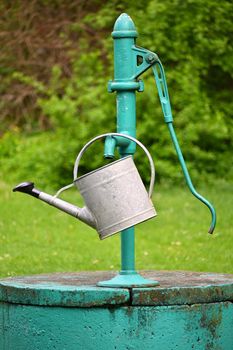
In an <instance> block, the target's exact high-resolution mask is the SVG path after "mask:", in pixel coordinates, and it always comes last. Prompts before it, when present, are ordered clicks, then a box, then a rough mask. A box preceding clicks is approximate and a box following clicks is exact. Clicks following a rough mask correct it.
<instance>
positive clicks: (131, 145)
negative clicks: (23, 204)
mask: <svg viewBox="0 0 233 350" xmlns="http://www.w3.org/2000/svg"><path fill="white" fill-rule="evenodd" d="M112 37H113V39H114V80H113V81H110V82H109V84H108V91H109V92H116V100H117V104H116V105H117V108H116V109H117V132H116V133H109V134H104V135H100V136H97V137H96V138H94V139H93V140H91V141H89V143H87V144H86V145H85V146H84V147H83V149H82V150H81V152H80V155H81V154H82V152H83V151H84V150H85V149H86V148H87V147H88V146H89V145H90V144H91V143H93V142H94V141H95V140H97V139H99V138H101V137H103V136H104V137H105V148H104V156H105V158H114V153H115V148H116V147H117V148H118V150H119V153H120V156H121V158H125V157H127V156H133V155H134V153H135V151H136V143H137V144H140V142H139V141H138V140H136V139H135V137H136V91H143V89H144V86H143V82H142V80H139V79H138V78H139V76H140V75H142V74H143V73H144V72H145V71H146V70H147V69H149V68H152V70H153V72H154V77H155V82H156V85H157V88H158V93H159V98H160V102H161V106H162V111H163V114H164V119H165V122H166V124H167V126H168V129H169V132H170V135H171V138H172V142H173V145H174V147H175V150H176V153H177V156H178V159H179V162H180V164H181V168H182V171H183V173H184V177H185V180H186V183H187V185H188V187H189V189H190V191H191V193H192V194H193V195H194V196H195V197H196V198H197V199H199V200H200V201H202V202H203V203H204V204H205V205H206V206H207V207H208V208H209V210H210V212H211V215H212V222H211V226H210V229H209V233H212V232H213V231H214V228H215V224H216V215H215V210H214V208H213V206H212V205H211V204H210V203H209V202H208V201H207V200H206V199H205V198H204V197H202V196H201V195H200V194H199V193H197V191H196V190H195V188H194V186H193V184H192V181H191V178H190V176H189V173H188V170H187V167H186V165H185V161H184V158H183V155H182V152H181V150H180V147H179V143H178V140H177V137H176V134H175V131H174V128H173V118H172V112H171V106H170V100H169V94H168V88H167V84H166V78H165V73H164V69H163V66H162V63H161V61H160V60H159V58H158V56H157V55H156V54H155V53H153V52H151V51H149V50H147V49H144V48H141V47H138V46H136V45H135V39H136V37H137V32H136V29H135V26H134V23H133V21H132V19H131V18H130V17H129V16H128V15H127V14H125V13H123V14H121V15H120V16H119V17H118V19H117V20H116V23H115V26H114V30H113V32H112ZM123 134H124V135H125V136H124V137H122V136H121V135H123ZM141 146H142V147H143V145H141ZM146 152H147V151H146ZM78 158H79V156H78ZM78 158H77V159H78ZM124 161H126V162H128V160H124ZM151 163H153V161H152V162H151ZM122 164H123V163H122ZM124 164H126V163H124ZM117 166H120V163H117ZM152 168H153V167H152ZM74 170H75V171H74V174H77V164H76V165H75V169H74ZM123 173H126V172H125V170H124V169H123ZM114 174H115V173H114ZM87 175H88V174H87ZM92 176H93V174H92ZM94 176H95V174H94ZM125 176H126V175H125ZM152 178H153V177H152ZM86 179H87V177H86V178H85V177H80V178H79V179H76V180H75V176H74V180H75V181H74V182H77V185H78V186H77V187H78V188H79V186H80V187H81V189H80V190H82V186H84V187H85V186H86V183H85V181H86ZM92 183H94V182H92ZM151 183H153V181H152V182H151ZM105 184H106V181H105ZM119 184H120V182H119V183H118V186H119ZM72 185H73V184H71V185H68V186H66V187H64V188H63V189H61V190H60V191H59V192H58V193H60V192H61V191H62V190H64V189H67V188H69V187H70V186H72ZM114 185H115V183H114ZM115 187H116V186H115ZM150 187H151V186H150ZM138 188H139V187H138ZM138 188H137V190H138ZM14 191H20V192H25V193H28V194H30V195H32V196H34V197H36V198H39V199H42V200H43V201H45V202H47V203H49V204H51V205H54V206H56V207H57V208H59V209H61V210H63V211H65V212H67V213H69V214H70V215H73V216H75V217H77V218H79V219H80V220H82V221H84V222H86V223H87V224H89V225H90V226H92V227H96V226H97V227H98V225H96V222H95V219H96V216H95V215H94V216H92V215H91V213H92V212H91V211H89V209H88V207H84V208H82V209H80V208H77V207H75V206H73V205H71V204H69V203H67V202H64V201H62V200H60V199H58V198H56V196H57V195H58V193H57V195H56V196H51V195H48V194H46V193H44V192H40V191H38V190H37V189H35V188H34V186H33V183H23V184H20V185H18V186H16V187H15V188H14ZM85 191H86V187H85V188H84V189H83V192H85ZM95 192H96V188H95ZM122 192H124V189H123V191H122ZM149 192H150V193H151V192H152V191H151V189H150V191H149ZM88 196H89V195H88ZM88 196H87V197H88ZM117 196H118V197H119V194H118V193H117V192H115V193H114V195H112V198H113V197H114V198H115V197H117ZM102 198H103V197H102ZM104 199H105V201H107V200H106V193H105V194H104ZM147 199H148V198H147ZM87 200H89V202H90V198H89V197H88V198H87ZM119 202H120V207H119V206H118V208H120V209H119V212H120V211H123V212H124V211H125V210H124V207H123V205H125V202H127V200H125V201H124V203H123V198H120V201H119ZM135 202H136V200H135V201H134V202H133V203H134V204H132V205H131V207H133V206H135V208H136V203H135ZM139 202H140V201H139ZM100 203H101V204H100V205H99V207H100V206H101V207H103V201H101V202H100ZM126 204H127V203H126ZM96 205H97V204H95V203H94V209H93V210H95V207H96ZM92 207H93V202H92ZM144 209H146V210H147V212H148V211H150V215H149V216H150V217H152V216H155V215H156V214H155V211H154V209H153V208H152V207H151V206H150V203H149V202H148V203H147V204H146V207H145V208H144ZM115 212H116V211H115ZM144 212H145V210H144ZM141 213H142V212H140V214H141ZM136 214H137V215H139V214H138V212H136ZM136 214H135V215H132V218H134V219H135V217H136ZM149 216H148V217H147V218H149ZM144 219H145V217H144ZM105 221H106V220H105V218H104V223H105V224H106V222H105ZM141 221H143V220H141ZM122 222H124V225H125V220H122ZM131 225H135V221H134V222H133V223H131V224H130V225H125V226H124V227H129V226H131ZM107 226H108V227H110V226H109V225H107ZM118 228H119V227H118ZM122 229H123V227H121V228H120V230H122ZM100 231H101V230H100ZM118 231H119V230H118ZM115 232H116V230H114V229H113V230H112V232H111V234H112V233H115ZM99 233H100V234H102V235H104V233H103V232H102V231H101V232H99ZM108 233H109V232H108ZM106 236H107V234H106ZM134 245H135V242H134V227H133V226H131V227H129V228H126V229H123V231H122V232H121V271H120V273H119V274H118V275H117V276H116V277H114V278H113V279H111V280H109V281H102V282H99V283H98V285H99V286H103V287H137V286H138V287H142V286H144V287H148V286H153V285H158V282H157V281H151V280H148V279H145V278H143V277H142V276H141V275H139V274H138V273H137V272H136V270H135V247H134Z"/></svg>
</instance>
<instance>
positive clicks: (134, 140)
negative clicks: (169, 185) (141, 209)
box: [59, 132, 155, 198]
mask: <svg viewBox="0 0 233 350" xmlns="http://www.w3.org/2000/svg"><path fill="white" fill-rule="evenodd" d="M107 136H111V137H114V136H120V137H124V138H126V139H129V140H131V141H133V142H135V143H136V144H137V145H138V146H140V147H141V148H142V149H143V151H144V152H145V153H146V155H147V157H148V159H149V162H150V168H151V179H150V186H149V191H148V195H149V198H151V196H152V193H153V188H154V182H155V167H154V162H153V159H152V157H151V155H150V153H149V151H148V149H147V148H146V147H145V146H144V145H143V144H142V143H141V142H140V141H138V140H137V139H135V138H134V137H132V136H128V135H125V134H120V133H117V132H111V133H107V134H102V135H98V136H96V137H94V138H93V139H92V140H90V141H89V142H88V143H86V145H85V146H84V147H83V148H82V149H81V151H80V152H79V154H78V156H77V158H76V160H75V164H74V171H73V175H74V181H75V180H76V179H77V176H78V167H79V162H80V160H81V158H82V156H83V154H84V152H85V151H86V149H87V148H88V147H89V146H90V145H92V144H93V143H94V142H95V141H97V140H99V139H102V138H105V137H107ZM68 186H69V185H68ZM66 187H67V186H66ZM70 187H71V186H70ZM64 189H65V188H64ZM59 193H60V192H59Z"/></svg>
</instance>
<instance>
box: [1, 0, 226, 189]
mask: <svg viewBox="0 0 233 350" xmlns="http://www.w3.org/2000/svg"><path fill="white" fill-rule="evenodd" d="M32 3H33V4H31V5H30V6H29V9H28V12H27V16H26V17H24V18H23V25H22V24H19V23H22V21H21V22H20V16H25V15H22V13H24V12H23V10H22V9H23V7H24V5H25V4H26V2H25V4H24V1H21V2H17V1H16V2H14V4H13V3H12V4H13V5H12V4H11V2H8V1H7V2H4V1H2V2H1V4H0V9H1V12H3V13H5V16H4V18H3V20H2V21H3V23H2V24H3V29H2V30H3V32H4V30H5V33H11V32H12V31H13V32H15V31H17V30H18V29H19V28H18V27H19V26H21V27H20V30H21V32H22V33H24V34H25V35H26V36H27V35H28V36H29V37H30V35H31V33H32V32H33V33H34V31H33V30H32V29H33V28H34V26H35V25H34V24H33V23H34V22H33V21H31V20H29V19H30V18H33V16H32V15H33V14H35V15H36V16H34V18H39V20H40V21H41V23H40V21H39V22H38V23H40V26H41V28H42V29H43V28H44V27H43V26H45V25H46V23H50V22H49V21H51V18H52V19H53V20H54V21H55V22H54V24H53V25H52V27H53V28H55V25H56V16H57V21H58V22H59V21H60V23H63V22H62V21H61V16H63V19H64V23H65V24H64V25H60V27H59V29H58V30H57V31H55V32H51V33H52V34H51V36H53V38H54V40H55V41H56V40H57V41H56V42H58V43H59V47H60V49H59V50H60V51H59V52H62V54H63V55H64V52H65V58H64V57H63V56H62V55H60V56H59V55H57V56H58V58H57V57H56V58H55V59H53V60H52V59H50V58H51V57H53V56H52V55H54V52H53V51H49V48H48V52H47V53H46V52H45V53H44V54H43V55H44V56H43V55H42V56H41V54H40V52H41V51H40V50H39V49H40V47H42V46H43V45H44V42H46V40H47V38H48V40H49V36H46V33H45V36H44V38H42V37H41V36H40V35H42V36H43V30H42V29H41V33H42V34H40V31H38V32H35V34H34V37H33V40H32V44H33V43H36V42H37V39H38V47H37V50H38V55H37V56H35V50H34V49H33V48H32V49H30V45H29V47H26V46H24V44H25V42H22V43H21V42H20V40H19V41H18V43H16V44H15V45H16V48H15V46H14V45H10V44H7V43H8V42H7V40H6V45H5V46H4V42H3V43H2V47H3V50H2V53H0V63H1V68H0V75H1V82H2V87H1V90H0V93H1V95H2V100H1V103H0V107H1V110H2V111H1V125H2V127H1V140H0V153H1V158H0V169H1V172H2V175H3V178H4V179H5V180H6V181H7V180H10V181H23V180H31V179H33V180H35V182H37V184H38V186H48V187H55V188H57V187H58V186H60V185H64V184H66V183H69V182H71V181H72V167H73V163H74V159H75V156H76V154H77V153H78V151H79V150H80V149H81V147H82V146H83V145H84V143H85V142H86V141H88V140H89V139H90V138H91V137H93V136H95V135H97V134H99V133H103V132H108V131H115V96H114V94H108V93H107V82H108V80H109V79H111V78H112V77H113V51H112V50H113V42H112V39H111V36H110V33H111V31H112V28H113V25H114V22H115V20H116V18H117V17H118V15H120V13H122V12H127V13H128V14H129V15H130V16H131V17H132V19H133V20H134V22H135V25H136V27H137V30H138V33H139V38H138V40H137V45H139V46H142V47H145V48H148V49H150V50H151V51H154V52H156V53H157V54H158V55H159V57H160V59H161V60H162V62H163V65H164V68H165V71H166V75H167V82H168V88H169V92H170V98H171V103H172V109H173V115H174V119H175V127H176V131H177V134H178V138H179V140H180V144H181V147H182V150H183V153H184V156H185V159H186V161H187V165H188V168H189V170H190V172H191V174H192V177H193V178H194V181H195V182H196V183H198V182H199V181H200V182H204V181H209V180H210V181H212V180H213V179H216V178H223V177H224V178H226V180H228V181H231V180H232V179H233V170H232V169H233V167H232V148H233V147H232V146H233V142H232V130H233V119H232V110H233V101H232V98H231V96H232V90H233V45H232V34H233V33H232V32H233V26H232V23H233V3H232V1H227V0H223V1H221V3H219V1H217V0H207V1H205V2H203V0H187V1H181V0H174V1H170V0H164V1H157V0H153V1H152V0H145V1H143V2H135V1H114V0H111V1H99V0H96V1H88V2H87V3H88V5H87V4H86V2H85V1H72V4H69V5H68V4H67V2H66V1H59V0H57V1H55V0H53V1H52V0H47V1H45V0H44V1H39V0H37V1H34V2H32ZM29 10H30V11H31V12H30V11H29ZM30 16H31V17H30ZM17 18H18V19H17ZM43 19H44V21H43ZM68 19H69V20H68ZM35 21H36V20H35ZM46 21H47V22H46ZM42 22H43V23H42ZM44 31H45V30H44ZM4 35H5V34H3V35H2V36H1V37H2V38H3V39H4ZM39 39H41V41H40V40H39ZM43 40H44V41H43ZM3 41H4V40H3ZM17 45H19V46H20V45H21V51H22V52H21V55H22V57H23V58H24V62H26V63H25V64H22V65H20V60H19V59H18V58H17V55H16V54H15V52H14V50H15V49H17ZM22 47H23V48H22ZM32 47H33V45H32ZM42 48H43V47H42ZM43 49H44V48H43ZM33 55H34V56H33ZM50 55H51V56H50ZM54 57H55V56H54ZM30 58H33V59H34V61H35V62H36V63H37V65H34V66H33V65H30V64H27V62H29V61H30ZM50 61H51V62H50ZM48 62H50V64H49V65H48ZM64 62H65V63H64ZM46 64H47V65H46ZM40 65H41V66H40ZM40 67H41V68H40ZM45 68H46V69H45ZM67 72H68V73H67ZM143 80H144V83H145V91H144V92H143V93H138V94H137V136H138V138H139V140H141V141H142V142H143V143H144V144H145V145H146V146H148V148H149V149H150V151H151V153H152V155H153V157H154V160H155V163H156V167H157V173H158V179H159V180H161V179H164V180H169V181H171V182H172V183H176V184H177V183H179V182H180V181H182V174H181V171H180V169H179V165H178V162H177V159H176V155H175V152H174V150H173V147H172V145H171V141H170V139H169V134H168V131H167V129H166V125H165V124H164V122H163V116H162V112H161V107H160V104H159V100H158V97H157V91H156V87H155V83H154V80H153V76H152V72H151V71H149V72H147V73H146V74H145V75H144V76H143ZM16 87H17V89H16ZM9 91H10V93H9ZM25 91H26V92H27V91H29V92H30V93H28V95H27V97H26V98H22V100H21V101H20V103H18V102H17V101H18V100H17V96H20V94H23V92H25ZM14 94H15V95H14ZM9 96H11V98H9ZM12 96H13V97H12ZM17 103H18V104H17ZM15 115H17V116H18V117H17V118H16V117H15ZM101 152H102V145H101V144H99V145H98V146H97V147H95V148H93V149H92V152H90V154H87V155H86V158H85V160H84V161H83V165H82V168H81V172H84V171H87V170H89V169H92V168H95V167H97V166H100V165H101V164H103V159H102V157H100V156H99V155H100V154H101ZM137 161H138V164H139V168H140V170H141V172H142V174H143V176H144V178H145V179H146V180H148V165H147V164H146V159H145V157H141V156H140V154H139V156H138V159H137Z"/></svg>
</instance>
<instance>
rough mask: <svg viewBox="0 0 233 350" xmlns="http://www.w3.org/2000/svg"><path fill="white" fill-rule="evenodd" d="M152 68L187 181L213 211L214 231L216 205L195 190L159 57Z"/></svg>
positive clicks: (194, 193) (210, 229) (196, 195)
mask: <svg viewBox="0 0 233 350" xmlns="http://www.w3.org/2000/svg"><path fill="white" fill-rule="evenodd" d="M152 69H153V72H154V76H155V82H156V86H157V89H158V93H159V99H160V103H161V106H162V110H163V114H164V119H165V123H166V124H167V126H168V129H169V132H170V135H171V139H172V142H173V145H174V147H175V150H176V153H177V156H178V159H179V162H180V165H181V168H182V171H183V174H184V177H185V180H186V183H187V185H188V188H189V190H190V191H191V193H192V194H193V195H194V196H195V197H196V198H197V199H199V200H200V201H201V202H202V203H204V204H205V205H206V206H207V207H208V208H209V210H210V212H211V217H212V221H211V225H210V228H209V231H208V232H209V233H213V231H214V229H215V226H216V212H215V209H214V207H213V206H212V205H211V204H210V202H209V201H208V200H207V199H205V198H204V197H203V196H201V195H200V194H199V193H198V192H197V191H196V190H195V188H194V186H193V183H192V180H191V178H190V175H189V172H188V169H187V167H186V164H185V160H184V157H183V154H182V152H181V149H180V146H179V142H178V140H177V137H176V133H175V130H174V127H173V118H172V111H171V104H170V99H169V94H168V88H167V83H166V77H165V72H164V69H163V66H162V63H161V61H160V60H159V59H158V58H157V60H156V62H155V63H154V64H153V66H152Z"/></svg>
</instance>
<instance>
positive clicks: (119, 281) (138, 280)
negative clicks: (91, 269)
mask: <svg viewBox="0 0 233 350" xmlns="http://www.w3.org/2000/svg"><path fill="white" fill-rule="evenodd" d="M158 285H159V282H158V281H153V280H150V279H146V278H144V277H142V276H141V275H139V274H138V273H137V272H133V273H130V274H126V273H121V272H120V273H119V274H118V275H117V276H115V277H113V278H112V279H110V280H107V281H100V282H98V283H97V286H98V287H110V288H111V287H112V288H120V287H122V288H137V287H141V288H143V287H153V286H158Z"/></svg>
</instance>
